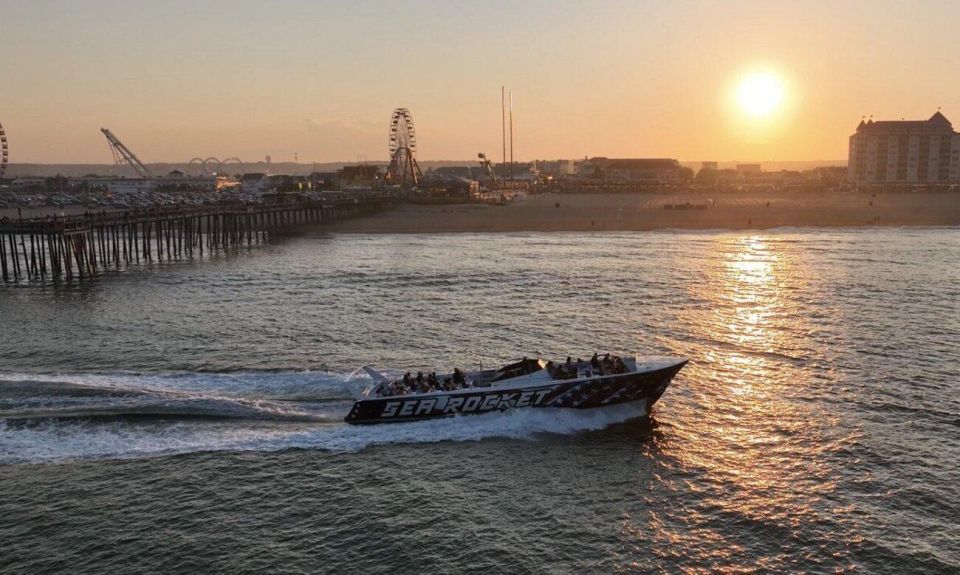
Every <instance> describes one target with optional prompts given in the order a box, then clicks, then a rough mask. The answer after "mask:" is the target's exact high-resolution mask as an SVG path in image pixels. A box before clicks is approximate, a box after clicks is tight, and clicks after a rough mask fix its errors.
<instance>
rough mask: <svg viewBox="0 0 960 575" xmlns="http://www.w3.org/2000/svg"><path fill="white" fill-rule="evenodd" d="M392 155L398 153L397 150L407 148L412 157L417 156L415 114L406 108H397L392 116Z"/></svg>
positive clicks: (390, 139) (390, 142)
mask: <svg viewBox="0 0 960 575" xmlns="http://www.w3.org/2000/svg"><path fill="white" fill-rule="evenodd" d="M389 146H390V157H391V158H393V157H394V156H396V155H397V151H398V150H400V149H401V148H406V149H407V150H408V152H409V155H410V156H411V157H412V158H414V159H415V158H416V157H417V134H416V131H415V130H414V129H413V116H411V115H410V110H408V109H406V108H397V109H396V110H394V111H393V115H392V116H391V117H390V138H389Z"/></svg>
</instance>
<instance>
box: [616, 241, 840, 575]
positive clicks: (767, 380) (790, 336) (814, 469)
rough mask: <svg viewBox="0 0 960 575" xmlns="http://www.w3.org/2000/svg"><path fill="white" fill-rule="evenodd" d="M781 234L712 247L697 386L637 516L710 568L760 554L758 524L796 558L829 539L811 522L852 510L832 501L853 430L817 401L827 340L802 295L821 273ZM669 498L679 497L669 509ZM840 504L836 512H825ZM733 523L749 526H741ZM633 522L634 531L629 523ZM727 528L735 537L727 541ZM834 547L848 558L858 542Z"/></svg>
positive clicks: (692, 375)
mask: <svg viewBox="0 0 960 575" xmlns="http://www.w3.org/2000/svg"><path fill="white" fill-rule="evenodd" d="M781 240H782V237H775V238H770V237H766V236H759V235H756V236H718V238H717V241H716V242H715V245H714V249H713V253H711V254H708V255H707V257H705V258H704V267H705V274H704V281H703V282H699V283H695V284H694V285H692V286H691V287H690V289H691V290H693V291H694V293H691V294H690V295H691V299H692V300H693V301H698V302H703V303H702V304H701V305H698V306H696V309H694V310H692V311H691V313H690V317H688V318H687V321H688V322H690V323H692V324H694V325H692V326H690V327H691V330H692V331H693V332H694V333H697V334H699V336H700V337H699V338H698V339H697V341H696V342H694V343H693V344H692V345H691V346H690V349H689V355H690V356H691V357H692V358H693V361H692V362H691V366H690V369H689V371H688V372H687V373H686V374H685V377H684V378H683V381H684V382H685V383H686V384H688V385H690V386H691V387H692V390H691V394H690V395H688V396H687V397H688V400H687V401H677V402H673V403H671V404H670V408H669V409H670V424H671V425H672V430H671V433H670V434H668V435H667V439H666V440H665V442H664V444H663V445H662V446H661V447H662V453H661V455H662V457H660V459H659V463H660V464H662V465H663V466H664V467H665V469H664V472H663V473H662V474H661V475H662V477H660V478H658V479H656V480H650V483H649V485H648V486H647V487H648V490H649V491H653V493H650V494H648V497H649V503H650V505H649V508H650V509H651V511H650V513H649V514H648V517H647V521H646V525H645V526H644V527H637V526H636V525H634V526H632V528H633V529H634V530H637V529H639V530H644V531H647V532H648V533H650V535H649V536H648V537H650V538H652V539H653V540H654V543H655V544H654V545H652V548H653V549H654V550H658V549H662V550H663V553H668V554H669V551H668V549H669V548H670V547H671V546H676V545H681V546H683V547H684V548H685V549H687V551H690V550H693V551H694V553H693V554H692V555H691V556H697V553H696V550H697V549H701V550H702V553H703V555H702V564H701V567H702V568H705V569H708V570H710V569H728V570H729V569H733V570H736V569H737V568H740V567H744V566H745V565H749V559H748V558H749V556H750V554H749V553H745V551H746V550H748V549H749V547H750V546H751V545H752V544H757V545H759V544H760V543H759V541H761V539H762V538H758V537H752V536H751V532H752V531H753V530H757V529H761V530H764V531H765V532H767V533H769V532H771V531H773V532H779V533H780V534H781V535H782V539H783V541H784V543H783V545H784V547H783V550H782V555H783V561H784V563H783V564H781V565H773V564H771V565H766V566H762V567H763V568H769V569H774V570H776V569H789V568H790V560H789V559H788V557H790V556H791V552H796V553H799V552H800V551H799V550H800V549H809V548H810V546H813V547H816V546H817V545H819V544H821V543H819V542H818V541H816V540H811V539H816V538H815V537H813V536H812V535H811V533H813V532H815V531H816V530H817V529H820V528H822V525H828V524H832V525H836V524H837V519H836V514H838V513H843V510H839V509H835V508H834V505H833V504H832V503H831V501H832V498H831V494H832V493H833V492H834V491H835V490H836V487H837V485H836V481H837V479H836V478H837V476H838V473H837V472H836V470H835V469H834V467H833V460H831V458H830V457H829V454H830V453H831V452H833V451H836V450H838V449H842V448H843V447H844V445H845V443H846V442H849V441H851V438H843V437H836V433H835V432H834V429H833V428H834V424H835V423H836V422H835V420H834V419H833V418H832V416H830V415H829V414H823V413H816V412H814V411H813V410H812V409H811V408H810V405H812V404H811V403H809V402H807V401H806V400H805V394H806V393H807V392H808V391H809V390H810V388H811V386H815V385H822V382H820V380H818V378H816V377H813V376H814V375H815V374H814V369H815V367H814V366H816V365H818V364H820V363H822V362H820V361H819V360H820V359H821V357H819V356H820V355H821V350H817V349H816V348H811V344H810V343H809V342H808V341H806V340H807V339H808V338H807V337H806V334H808V333H809V332H810V328H811V326H810V321H809V320H808V318H806V317H805V314H804V309H803V297H800V296H799V294H803V293H804V292H805V291H806V290H807V289H808V288H809V278H810V277H811V272H810V270H809V269H807V264H805V262H804V261H803V259H802V257H801V256H800V254H799V253H798V252H799V250H798V249H797V248H796V247H793V246H792V245H791V244H790V243H788V242H783V241H781ZM685 351H686V350H685ZM664 478H669V479H666V480H664ZM665 484H667V485H665ZM668 485H672V486H668ZM691 492H695V493H696V494H697V496H696V497H689V494H690V493H691ZM685 494H686V496H685ZM662 497H667V498H671V499H675V500H676V502H677V505H676V506H674V507H669V508H667V509H664V506H663V505H662V501H660V499H661V498H662ZM654 509H657V510H659V513H657V512H654V511H653V510H654ZM849 511H850V510H849V509H848V510H847V511H846V512H847V513H848V514H849ZM828 515H829V516H830V517H831V518H832V519H833V521H832V522H831V521H824V520H823V519H824V518H825V517H826V516H828ZM638 519H639V518H638ZM718 522H719V523H718ZM720 523H724V524H725V525H721V524H720ZM730 523H732V524H734V525H740V526H742V527H743V530H742V531H738V530H732V531H731V530H730V529H729V524H730ZM622 533H623V536H624V537H625V538H627V537H631V535H630V533H631V530H630V529H627V528H626V527H624V529H623V530H622ZM716 537H722V538H727V541H726V544H725V545H722V546H720V549H722V550H724V551H723V552H718V546H717V543H716V541H714V539H716ZM842 539H844V537H842V536H840V537H837V536H831V537H823V538H822V541H834V542H835V541H838V540H842ZM823 551H824V553H825V554H830V555H831V556H833V557H835V558H837V557H842V556H843V554H844V553H845V551H846V550H843V549H841V550H837V549H824V550H823ZM655 552H658V553H659V552H660V551H655ZM838 554H839V555H838ZM664 558H666V557H664ZM840 560H841V561H842V559H840ZM744 561H747V563H746V564H744ZM753 567H757V566H755V565H754V566H753Z"/></svg>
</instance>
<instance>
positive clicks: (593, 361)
mask: <svg viewBox="0 0 960 575" xmlns="http://www.w3.org/2000/svg"><path fill="white" fill-rule="evenodd" d="M590 367H592V368H593V369H595V370H597V371H600V357H599V356H598V355H597V352H593V357H591V358H590Z"/></svg>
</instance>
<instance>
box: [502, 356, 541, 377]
mask: <svg viewBox="0 0 960 575" xmlns="http://www.w3.org/2000/svg"><path fill="white" fill-rule="evenodd" d="M546 366H547V364H546V363H544V362H543V360H542V359H528V358H526V357H525V358H523V359H521V360H520V361H518V362H516V363H511V364H510V365H505V366H503V367H501V368H500V369H498V370H497V376H496V377H494V378H493V381H502V380H504V379H510V378H513V377H520V376H521V375H527V374H530V373H534V372H536V371H540V370H541V369H543V368H545V367H546Z"/></svg>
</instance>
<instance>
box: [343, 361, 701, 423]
mask: <svg viewBox="0 0 960 575" xmlns="http://www.w3.org/2000/svg"><path fill="white" fill-rule="evenodd" d="M687 361H688V360H687V358H684V357H664V356H637V357H627V358H621V357H619V356H611V355H610V354H607V355H604V356H603V357H602V358H601V357H600V356H599V355H597V354H595V355H594V356H593V358H592V359H591V360H589V361H580V360H578V361H572V360H571V358H567V361H566V362H563V363H554V362H545V361H544V360H542V359H528V358H523V359H521V360H520V361H518V362H515V363H511V364H509V365H505V366H503V367H501V368H499V369H486V370H484V369H480V370H477V371H470V372H463V371H460V370H459V369H458V370H454V372H453V373H451V374H444V375H442V376H433V374H431V376H430V377H429V379H423V378H422V377H421V378H419V380H413V379H411V378H410V377H409V374H407V376H405V378H404V379H403V380H400V379H391V378H388V377H386V376H384V375H383V374H382V373H380V372H378V371H376V370H375V369H373V368H371V367H364V368H363V369H364V370H365V371H366V372H367V373H368V374H369V375H370V376H371V377H372V378H373V383H372V384H371V385H369V386H368V387H366V388H365V389H364V390H363V391H362V392H361V393H360V394H359V397H358V398H357V400H356V402H355V403H354V404H353V408H352V409H351V410H350V413H348V414H347V416H346V418H345V419H344V420H345V421H346V422H347V423H352V424H368V423H394V422H404V421H419V420H423V419H435V418H440V417H452V416H456V415H467V414H480V413H490V412H494V411H506V410H510V409H526V408H559V409H603V408H604V407H609V406H612V405H619V404H624V403H632V404H634V405H638V406H640V407H641V408H642V409H641V414H642V415H641V416H647V415H649V414H650V408H651V407H653V404H654V403H656V401H657V400H658V399H660V396H661V395H663V392H664V391H666V389H667V385H669V384H670V380H672V379H673V377H674V376H675V375H677V373H678V372H679V371H680V370H681V369H682V368H683V366H684V365H686V364H687Z"/></svg>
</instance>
